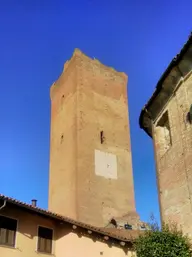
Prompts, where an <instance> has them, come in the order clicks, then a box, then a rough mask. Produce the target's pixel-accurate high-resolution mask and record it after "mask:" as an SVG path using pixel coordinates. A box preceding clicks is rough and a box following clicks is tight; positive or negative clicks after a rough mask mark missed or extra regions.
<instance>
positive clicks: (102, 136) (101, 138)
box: [100, 131, 105, 144]
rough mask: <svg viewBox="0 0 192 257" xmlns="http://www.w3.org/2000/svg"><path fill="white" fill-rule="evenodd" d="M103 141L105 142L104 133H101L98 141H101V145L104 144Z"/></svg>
mask: <svg viewBox="0 0 192 257" xmlns="http://www.w3.org/2000/svg"><path fill="white" fill-rule="evenodd" d="M104 140H105V138H104V133H103V131H101V132H100V141H101V144H103V143H104Z"/></svg>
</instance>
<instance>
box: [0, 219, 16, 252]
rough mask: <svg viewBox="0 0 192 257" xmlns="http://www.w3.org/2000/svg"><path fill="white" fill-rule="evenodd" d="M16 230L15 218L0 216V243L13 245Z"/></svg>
mask: <svg viewBox="0 0 192 257" xmlns="http://www.w3.org/2000/svg"><path fill="white" fill-rule="evenodd" d="M16 230H17V220H15V219H11V218H7V217H4V216H0V245H7V246H11V247H14V246H15V238H16Z"/></svg>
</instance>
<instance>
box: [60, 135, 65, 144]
mask: <svg viewBox="0 0 192 257" xmlns="http://www.w3.org/2000/svg"><path fill="white" fill-rule="evenodd" d="M63 138H64V136H63V134H62V135H61V144H62V143H63Z"/></svg>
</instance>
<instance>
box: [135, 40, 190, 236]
mask: <svg viewBox="0 0 192 257" xmlns="http://www.w3.org/2000/svg"><path fill="white" fill-rule="evenodd" d="M140 126H141V128H143V129H144V130H145V131H146V132H147V134H148V135H149V136H151V137H152V138H153V141H154V150H155V157H156V166H157V181H158V190H159V201H160V210H161V217H162V221H164V222H166V223H169V222H170V221H174V222H177V223H178V225H181V226H182V228H183V231H184V232H185V233H189V234H190V235H191V236H192V35H191V36H190V38H189V40H188V41H187V43H186V44H185V45H184V47H183V49H182V50H181V52H180V53H179V54H178V55H177V56H176V57H175V58H174V59H173V61H172V62H171V63H170V64H169V66H168V68H167V70H166V71H165V72H164V74H163V76H162V77H161V79H160V80H159V82H158V84H157V87H156V90H155V92H154V94H153V96H152V97H151V99H150V100H149V101H148V103H147V104H146V106H145V108H144V109H143V110H142V112H141V115H140Z"/></svg>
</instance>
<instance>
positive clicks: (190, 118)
mask: <svg viewBox="0 0 192 257" xmlns="http://www.w3.org/2000/svg"><path fill="white" fill-rule="evenodd" d="M187 121H188V122H189V123H190V124H192V105H191V106H190V109H189V112H188V114H187Z"/></svg>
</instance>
